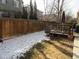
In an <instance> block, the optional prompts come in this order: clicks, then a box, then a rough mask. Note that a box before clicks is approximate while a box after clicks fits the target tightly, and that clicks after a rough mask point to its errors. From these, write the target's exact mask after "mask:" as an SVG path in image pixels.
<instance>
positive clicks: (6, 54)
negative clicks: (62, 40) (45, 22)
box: [0, 31, 48, 59]
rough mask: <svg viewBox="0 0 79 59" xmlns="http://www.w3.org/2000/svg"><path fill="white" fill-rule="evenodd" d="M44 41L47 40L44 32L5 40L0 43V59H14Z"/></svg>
mask: <svg viewBox="0 0 79 59" xmlns="http://www.w3.org/2000/svg"><path fill="white" fill-rule="evenodd" d="M45 39H48V38H47V37H46V36H45V33H44V31H40V32H35V33H30V34H27V35H23V36H20V37H16V38H12V39H10V40H5V41H4V42H3V43H0V59H16V56H18V55H20V54H21V53H24V52H25V51H27V50H29V49H30V48H31V47H32V46H33V45H34V44H36V43H37V42H41V41H42V40H45Z"/></svg>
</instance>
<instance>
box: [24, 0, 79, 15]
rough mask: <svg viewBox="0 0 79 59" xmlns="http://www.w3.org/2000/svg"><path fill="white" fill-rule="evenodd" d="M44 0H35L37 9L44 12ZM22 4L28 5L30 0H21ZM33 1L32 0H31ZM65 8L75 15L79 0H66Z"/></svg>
mask: <svg viewBox="0 0 79 59" xmlns="http://www.w3.org/2000/svg"><path fill="white" fill-rule="evenodd" d="M43 1H44V0H36V2H37V7H38V9H39V10H41V11H43V12H44V2H43ZM48 1H50V0H48ZM23 2H24V5H29V3H30V0H23ZM33 2H34V0H33ZM66 3H67V4H66V9H67V10H68V12H70V13H71V14H73V15H75V16H76V13H77V11H78V10H79V0H71V1H69V0H67V2H66Z"/></svg>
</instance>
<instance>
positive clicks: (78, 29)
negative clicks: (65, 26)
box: [76, 25, 79, 33]
mask: <svg viewBox="0 0 79 59" xmlns="http://www.w3.org/2000/svg"><path fill="white" fill-rule="evenodd" d="M76 32H77V33H79V25H78V26H77V27H76Z"/></svg>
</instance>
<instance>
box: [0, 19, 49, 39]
mask: <svg viewBox="0 0 79 59" xmlns="http://www.w3.org/2000/svg"><path fill="white" fill-rule="evenodd" d="M47 23H48V22H46V21H37V20H26V19H11V18H2V19H0V38H7V37H11V36H17V35H24V34H27V33H31V32H36V31H41V30H43V29H44V28H45V26H46V24H47Z"/></svg>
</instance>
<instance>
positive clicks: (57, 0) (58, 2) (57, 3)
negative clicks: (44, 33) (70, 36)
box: [44, 0, 65, 21]
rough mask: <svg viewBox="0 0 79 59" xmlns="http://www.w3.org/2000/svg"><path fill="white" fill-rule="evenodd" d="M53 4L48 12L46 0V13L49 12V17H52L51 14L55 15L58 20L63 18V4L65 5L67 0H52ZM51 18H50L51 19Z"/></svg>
mask: <svg viewBox="0 0 79 59" xmlns="http://www.w3.org/2000/svg"><path fill="white" fill-rule="evenodd" d="M51 2H52V3H51V6H49V7H50V9H49V11H48V12H47V11H46V9H47V7H46V0H44V4H45V7H44V8H45V14H49V16H48V17H50V16H51V15H55V17H56V18H57V21H60V20H61V18H62V17H61V16H62V12H63V6H64V5H65V3H64V2H65V0H51ZM49 20H50V19H49Z"/></svg>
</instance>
